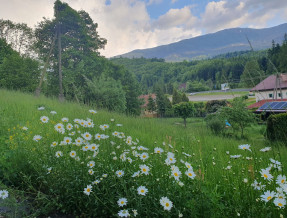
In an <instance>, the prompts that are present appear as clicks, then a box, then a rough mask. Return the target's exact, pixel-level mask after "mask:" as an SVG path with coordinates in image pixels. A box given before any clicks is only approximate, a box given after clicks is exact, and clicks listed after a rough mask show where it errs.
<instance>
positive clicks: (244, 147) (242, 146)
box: [238, 144, 251, 151]
mask: <svg viewBox="0 0 287 218" xmlns="http://www.w3.org/2000/svg"><path fill="white" fill-rule="evenodd" d="M238 148H239V149H241V150H248V151H251V150H250V145H248V144H245V145H239V146H238Z"/></svg>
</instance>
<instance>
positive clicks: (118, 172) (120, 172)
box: [116, 170, 125, 177]
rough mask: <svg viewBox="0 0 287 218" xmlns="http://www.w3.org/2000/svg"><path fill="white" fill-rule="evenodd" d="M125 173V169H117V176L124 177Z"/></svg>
mask: <svg viewBox="0 0 287 218" xmlns="http://www.w3.org/2000/svg"><path fill="white" fill-rule="evenodd" d="M124 174H125V172H124V171H123V170H117V171H116V175H117V177H122V176H123V175H124Z"/></svg>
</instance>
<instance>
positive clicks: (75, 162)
mask: <svg viewBox="0 0 287 218" xmlns="http://www.w3.org/2000/svg"><path fill="white" fill-rule="evenodd" d="M92 109H93V108H89V107H86V106H81V105H79V104H74V103H68V102H66V103H62V104H60V103H59V102H58V101H55V100H52V99H48V98H45V97H41V98H35V97H34V96H31V95H27V94H23V93H19V92H11V91H5V90H1V91H0V112H1V124H2V125H1V127H0V132H1V147H0V155H1V158H0V160H1V169H0V171H1V173H0V180H1V181H2V182H3V184H5V185H6V186H8V187H15V189H19V190H23V191H24V193H25V196H26V198H27V199H28V201H27V203H29V204H30V207H29V208H30V210H29V212H26V213H27V214H26V216H27V215H29V214H30V215H31V214H33V216H39V215H45V216H47V215H49V214H54V213H55V211H57V213H60V212H61V213H63V214H66V215H74V216H82V217H90V216H92V215H93V216H95V215H96V216H97V217H112V216H126V215H127V213H128V214H130V216H132V217H133V216H136V214H138V217H147V216H148V217H177V216H179V215H183V216H184V217H235V216H239V215H240V216H243V217H248V216H250V217H263V216H264V217H278V216H279V215H280V214H286V212H287V211H286V208H284V205H285V198H286V183H285V180H286V177H285V176H284V173H285V171H284V169H285V167H286V164H287V162H286V159H284V158H283V157H284V156H286V155H287V149H286V147H281V146H280V145H276V144H269V143H268V141H265V140H264V138H263V136H262V135H260V131H261V130H259V129H260V128H258V126H253V127H250V129H249V131H248V132H249V135H247V137H248V139H240V140H239V139H238V140H237V139H234V138H223V137H222V136H216V135H214V134H212V133H211V132H210V131H209V130H208V129H207V128H206V126H205V124H204V122H203V121H202V120H201V119H197V120H188V128H184V127H183V126H182V125H174V122H179V121H178V120H176V119H143V118H132V117H127V116H125V115H120V114H116V113H110V112H106V111H101V110H100V111H97V113H96V111H93V110H92ZM51 111H55V112H56V113H55V112H52V113H51ZM77 119H79V120H77ZM59 126H60V128H58V127H59ZM251 133H252V134H251ZM266 146H267V147H269V146H272V148H265V147H266ZM263 148H265V149H264V150H262V149H263ZM264 151H265V152H264ZM270 158H272V159H270ZM275 160H276V161H275ZM268 167H269V168H268ZM280 175H281V176H280ZM283 180H284V181H283ZM279 187H282V189H276V188H279ZM280 190H282V192H281V191H280ZM268 191H270V192H268ZM271 195H272V196H271ZM270 196H271V197H270ZM280 196H281V197H282V198H283V200H282V199H281V198H280ZM269 197H270V198H269ZM280 199H281V200H280ZM4 201H5V199H4ZM2 202H3V201H2ZM278 202H279V203H281V204H282V205H283V206H279V205H281V204H279V203H278ZM0 203H1V202H0Z"/></svg>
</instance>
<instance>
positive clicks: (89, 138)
mask: <svg viewBox="0 0 287 218" xmlns="http://www.w3.org/2000/svg"><path fill="white" fill-rule="evenodd" d="M82 137H83V138H84V139H85V140H87V141H89V140H91V139H92V135H91V134H90V133H89V132H85V133H84V134H82Z"/></svg>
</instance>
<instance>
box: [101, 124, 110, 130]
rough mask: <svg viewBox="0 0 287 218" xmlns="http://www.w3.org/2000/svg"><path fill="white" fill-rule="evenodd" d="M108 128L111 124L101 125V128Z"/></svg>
mask: <svg viewBox="0 0 287 218" xmlns="http://www.w3.org/2000/svg"><path fill="white" fill-rule="evenodd" d="M107 128H109V125H108V124H103V125H100V129H101V130H106V129H107Z"/></svg>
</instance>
